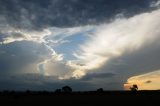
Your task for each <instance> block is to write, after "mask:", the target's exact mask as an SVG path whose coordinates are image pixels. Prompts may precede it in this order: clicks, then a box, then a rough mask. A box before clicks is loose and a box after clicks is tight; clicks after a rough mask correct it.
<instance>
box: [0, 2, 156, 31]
mask: <svg viewBox="0 0 160 106" xmlns="http://www.w3.org/2000/svg"><path fill="white" fill-rule="evenodd" d="M152 1H157V0H0V17H3V18H1V19H0V22H1V23H3V24H4V26H5V25H7V24H8V25H10V26H13V27H16V28H27V29H33V28H34V29H40V28H45V27H49V26H57V27H70V26H77V25H86V24H87V25H88V24H98V23H103V22H105V21H108V20H110V19H111V18H113V16H115V15H117V14H118V13H124V14H125V16H132V15H134V14H138V13H140V12H144V11H148V10H151V8H149V7H150V3H151V2H152ZM1 25H2V24H1Z"/></svg>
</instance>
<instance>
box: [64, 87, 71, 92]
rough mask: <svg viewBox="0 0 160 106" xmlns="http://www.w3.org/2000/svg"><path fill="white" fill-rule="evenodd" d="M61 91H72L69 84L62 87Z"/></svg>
mask: <svg viewBox="0 0 160 106" xmlns="http://www.w3.org/2000/svg"><path fill="white" fill-rule="evenodd" d="M62 92H65V93H71V92H72V88H71V87H69V86H64V87H62Z"/></svg>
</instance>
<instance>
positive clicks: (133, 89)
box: [130, 84, 138, 91]
mask: <svg viewBox="0 0 160 106" xmlns="http://www.w3.org/2000/svg"><path fill="white" fill-rule="evenodd" d="M130 90H131V91H137V90H138V86H137V85H136V84H134V85H133V86H132V87H130Z"/></svg>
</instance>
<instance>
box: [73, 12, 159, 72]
mask: <svg viewBox="0 0 160 106" xmlns="http://www.w3.org/2000/svg"><path fill="white" fill-rule="evenodd" d="M159 17H160V10H159V9H158V10H155V11H152V12H150V13H142V14H139V15H136V16H134V17H131V18H120V19H116V20H115V21H113V22H111V23H110V24H104V25H101V26H99V27H98V28H97V31H96V32H95V33H93V35H92V36H90V40H89V41H87V42H86V43H85V44H82V45H80V52H78V53H77V54H74V55H75V56H76V57H77V61H78V62H79V63H77V62H75V61H73V62H70V65H71V66H72V67H74V68H76V69H77V70H78V71H77V74H79V73H80V72H81V73H82V72H83V73H86V72H87V71H86V70H93V69H95V68H100V67H101V66H103V65H104V63H105V64H106V63H107V61H109V60H110V59H112V58H115V57H119V56H121V55H123V54H125V53H126V52H127V53H132V52H134V51H139V50H140V49H141V48H142V47H143V46H145V45H150V44H151V43H157V39H160V31H159V28H160V21H159ZM79 64H84V65H79ZM79 70H82V71H79ZM75 72H76V71H75ZM75 72H74V73H75Z"/></svg>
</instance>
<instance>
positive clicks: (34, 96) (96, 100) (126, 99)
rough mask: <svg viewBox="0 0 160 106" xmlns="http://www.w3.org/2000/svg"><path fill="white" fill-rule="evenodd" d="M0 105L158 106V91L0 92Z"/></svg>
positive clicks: (159, 94)
mask: <svg viewBox="0 0 160 106" xmlns="http://www.w3.org/2000/svg"><path fill="white" fill-rule="evenodd" d="M0 104H15V105H30V104H34V105H38V104H43V105H46V104H52V105H53V104H59V105H66V106H68V105H76V106H77V105H83V104H88V105H104V104H105V105H107V104H117V105H120V104H127V105H139V104H143V105H144V104H146V105H150V106H158V105H159V104H160V91H138V92H131V91H104V92H96V91H90V92H72V93H54V92H46V91H43V92H31V91H28V92H14V91H12V92H7V91H5V92H1V93H0Z"/></svg>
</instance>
